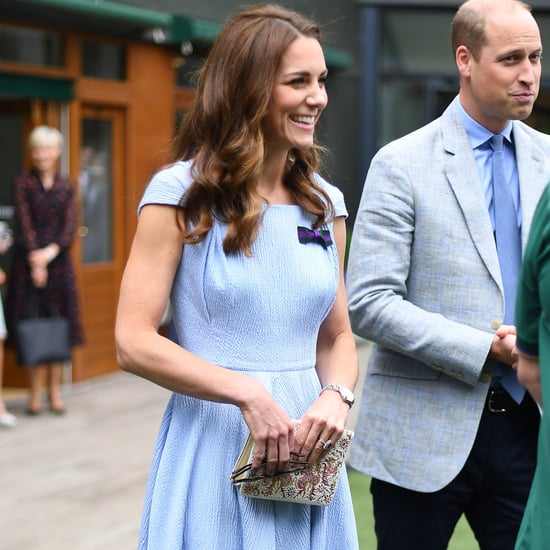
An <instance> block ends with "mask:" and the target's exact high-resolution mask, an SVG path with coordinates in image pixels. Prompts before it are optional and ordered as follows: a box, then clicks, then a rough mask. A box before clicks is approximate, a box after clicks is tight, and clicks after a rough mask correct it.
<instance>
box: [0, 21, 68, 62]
mask: <svg viewBox="0 0 550 550" xmlns="http://www.w3.org/2000/svg"><path fill="white" fill-rule="evenodd" d="M64 50H65V44H64V40H63V36H62V35H61V34H58V33H54V32H50V31H42V30H38V29H26V28H23V27H14V26H11V25H2V24H0V59H1V60H3V61H16V62H18V63H27V64H30V65H42V66H46V67H62V66H63V65H64V55H63V53H64Z"/></svg>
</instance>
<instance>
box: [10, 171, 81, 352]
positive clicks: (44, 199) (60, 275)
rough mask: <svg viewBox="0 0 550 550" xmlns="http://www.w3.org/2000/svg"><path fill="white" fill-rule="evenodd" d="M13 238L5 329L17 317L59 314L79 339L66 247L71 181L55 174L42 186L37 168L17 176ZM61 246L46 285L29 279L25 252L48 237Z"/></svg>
mask: <svg viewBox="0 0 550 550" xmlns="http://www.w3.org/2000/svg"><path fill="white" fill-rule="evenodd" d="M14 207H15V227H14V229H15V235H14V237H15V242H14V246H13V258H12V265H11V269H10V274H9V282H8V295H7V302H6V316H7V320H8V330H10V331H11V332H13V326H14V324H15V323H16V322H17V321H18V320H19V319H25V318H28V317H33V316H37V315H40V316H49V315H55V314H59V315H62V316H64V317H67V318H68V319H69V320H70V323H71V339H72V343H73V345H77V344H81V343H82V342H83V333H82V326H81V322H80V316H79V310H78V299H77V291H76V279H75V274H74V269H73V264H72V259H71V251H70V247H71V244H72V242H73V239H74V235H75V230H76V223H77V211H76V204H75V199H74V190H73V184H72V183H71V181H70V180H69V179H67V178H65V177H62V176H60V175H59V174H56V176H55V181H54V184H53V186H52V187H51V189H49V190H46V189H44V186H43V185H42V182H41V181H40V177H39V175H38V173H37V172H36V171H30V172H28V173H25V174H23V175H21V176H19V177H17V178H16V180H15V185H14ZM52 242H53V243H56V244H58V245H59V246H60V248H61V251H60V253H59V255H58V256H57V257H56V258H55V259H54V260H53V261H52V262H51V263H50V264H49V265H48V282H47V285H46V287H45V288H43V289H38V288H36V287H35V286H34V285H33V283H32V279H31V272H30V269H29V264H28V261H27V255H28V253H29V252H30V251H31V250H35V249H37V248H43V247H44V246H46V245H48V244H50V243H52Z"/></svg>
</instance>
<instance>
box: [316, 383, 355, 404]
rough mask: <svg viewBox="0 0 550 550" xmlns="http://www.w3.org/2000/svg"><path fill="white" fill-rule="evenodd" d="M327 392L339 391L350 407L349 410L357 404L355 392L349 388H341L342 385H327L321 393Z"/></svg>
mask: <svg viewBox="0 0 550 550" xmlns="http://www.w3.org/2000/svg"><path fill="white" fill-rule="evenodd" d="M325 390H333V391H337V392H338V393H339V394H340V396H341V397H342V399H343V400H344V401H345V402H346V403H347V404H348V405H349V408H350V409H351V407H353V404H354V403H355V395H353V392H352V391H351V390H350V389H349V388H346V386H341V385H340V384H327V385H326V386H325V387H324V388H323V389H322V390H321V393H323V392H324V391H325Z"/></svg>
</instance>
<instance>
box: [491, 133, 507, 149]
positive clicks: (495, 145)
mask: <svg viewBox="0 0 550 550" xmlns="http://www.w3.org/2000/svg"><path fill="white" fill-rule="evenodd" d="M490 142H491V149H493V151H494V152H495V153H498V152H500V151H502V146H503V144H504V136H503V135H502V134H494V135H493V137H492V138H491V140H490Z"/></svg>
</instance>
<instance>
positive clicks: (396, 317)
mask: <svg viewBox="0 0 550 550" xmlns="http://www.w3.org/2000/svg"><path fill="white" fill-rule="evenodd" d="M455 101H457V99H455ZM513 140H514V144H515V149H516V159H517V165H518V172H519V185H520V201H521V209H522V240H523V243H524V244H525V242H526V240H527V236H528V232H529V228H530V224H531V219H532V216H533V212H534V209H535V207H536V204H537V202H538V199H539V197H540V195H541V193H542V190H543V189H544V187H545V186H546V184H547V182H548V181H549V180H550V137H549V136H546V135H545V134H541V133H540V132H537V131H535V130H533V129H531V128H530V127H528V126H527V125H525V124H523V123H521V122H517V121H516V122H514V124H513ZM347 291H348V299H349V309H350V316H351V320H352V326H353V329H354V332H355V333H356V334H358V335H360V336H362V337H363V338H366V339H368V340H371V341H373V342H374V343H375V345H374V346H373V349H372V353H371V357H370V361H369V365H368V369H367V375H366V380H365V385H364V390H363V395H362V400H361V409H360V413H359V419H358V423H357V426H356V438H355V440H354V443H353V445H352V451H351V456H350V464H351V466H353V467H354V468H356V469H358V470H360V471H363V472H365V473H367V474H369V475H371V476H373V477H376V478H378V479H382V480H385V481H388V482H390V483H394V484H397V485H400V486H402V487H406V488H409V489H413V490H416V491H422V492H432V491H436V490H438V489H441V488H442V487H444V486H445V485H447V484H448V483H449V482H450V481H452V479H453V478H454V477H455V476H456V475H457V474H458V473H459V471H460V470H461V468H462V466H463V465H464V463H465V461H466V458H467V456H468V454H469V452H470V450H471V448H472V445H473V442H474V438H475V435H476V432H477V428H478V424H479V420H480V417H481V413H482V410H483V405H484V401H485V398H486V395H487V391H488V387H489V382H490V372H491V368H492V365H491V362H490V361H488V360H487V355H488V353H489V350H490V347H491V342H492V339H493V335H494V331H495V330H496V329H497V328H498V327H499V326H500V324H501V322H502V321H501V320H502V318H503V317H504V298H503V289H502V279H501V275H500V267H499V262H498V257H497V252H496V247H495V241H494V236H493V231H492V227H491V222H490V219H489V214H488V211H487V206H486V203H485V199H484V196H483V190H482V186H481V182H480V179H479V173H478V168H477V165H476V162H475V159H474V155H473V151H472V148H471V145H470V141H469V139H468V136H467V134H466V131H465V130H464V127H463V126H462V124H461V122H460V119H459V117H458V115H457V113H456V110H455V105H454V102H453V103H451V105H450V106H449V107H448V108H447V110H446V111H445V112H444V113H443V115H442V116H441V117H440V118H438V119H437V120H435V121H433V122H432V123H430V124H428V125H427V126H425V127H423V128H421V129H419V130H417V131H415V132H413V133H412V134H409V135H407V136H405V137H403V138H401V139H399V140H396V141H394V142H392V143H390V144H388V145H387V146H385V147H383V148H382V149H381V150H380V151H379V152H378V153H377V155H376V156H375V157H374V159H373V161H372V163H371V166H370V169H369V172H368V175H367V179H366V182H365V186H364V190H363V195H362V198H361V202H360V206H359V210H358V214H357V218H356V222H355V226H354V230H353V237H352V242H351V249H350V257H349V264H348V272H347Z"/></svg>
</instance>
